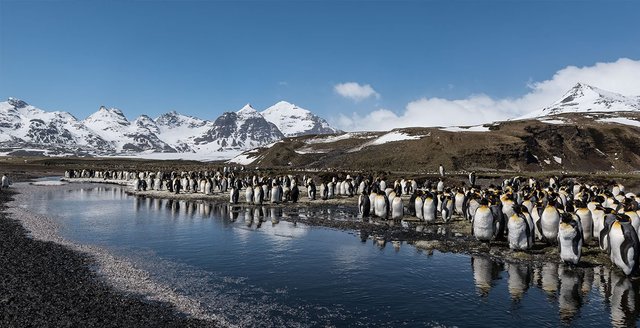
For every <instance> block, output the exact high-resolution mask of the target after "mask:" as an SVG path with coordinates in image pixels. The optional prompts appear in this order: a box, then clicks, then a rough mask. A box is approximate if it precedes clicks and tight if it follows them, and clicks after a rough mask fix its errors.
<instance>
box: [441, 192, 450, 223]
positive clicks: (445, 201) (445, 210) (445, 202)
mask: <svg viewBox="0 0 640 328" xmlns="http://www.w3.org/2000/svg"><path fill="white" fill-rule="evenodd" d="M441 200H442V210H441V214H442V221H444V222H445V223H447V222H449V221H450V220H451V217H452V216H453V200H452V199H451V195H450V194H445V195H444V196H443V197H442V198H441Z"/></svg>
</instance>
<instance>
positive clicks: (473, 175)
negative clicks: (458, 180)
mask: <svg viewBox="0 0 640 328" xmlns="http://www.w3.org/2000/svg"><path fill="white" fill-rule="evenodd" d="M469 184H470V185H471V188H473V187H474V186H475V185H476V172H475V171H471V173H469Z"/></svg>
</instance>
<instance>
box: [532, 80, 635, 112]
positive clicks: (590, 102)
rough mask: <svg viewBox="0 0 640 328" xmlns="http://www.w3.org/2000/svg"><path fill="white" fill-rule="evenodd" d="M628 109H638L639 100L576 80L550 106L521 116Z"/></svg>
mask: <svg viewBox="0 0 640 328" xmlns="http://www.w3.org/2000/svg"><path fill="white" fill-rule="evenodd" d="M629 111H640V101H639V100H638V99H637V98H633V97H626V96H623V95H621V94H619V93H615V92H611V91H607V90H603V89H600V88H597V87H594V86H592V85H589V84H586V83H582V82H578V83H576V84H575V85H574V86H573V87H572V88H571V89H569V91H567V92H565V94H564V95H562V97H560V98H559V99H558V100H557V101H556V102H554V103H553V104H551V105H550V106H548V107H545V108H543V109H542V110H538V111H534V112H532V113H529V114H527V115H525V116H523V117H522V118H534V117H542V116H548V115H558V114H564V113H588V112H629Z"/></svg>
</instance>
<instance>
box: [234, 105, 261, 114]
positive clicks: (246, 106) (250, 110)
mask: <svg viewBox="0 0 640 328" xmlns="http://www.w3.org/2000/svg"><path fill="white" fill-rule="evenodd" d="M240 112H257V110H256V109H255V108H253V106H251V104H250V103H247V104H246V105H244V107H242V108H241V109H240V110H239V111H238V113H240Z"/></svg>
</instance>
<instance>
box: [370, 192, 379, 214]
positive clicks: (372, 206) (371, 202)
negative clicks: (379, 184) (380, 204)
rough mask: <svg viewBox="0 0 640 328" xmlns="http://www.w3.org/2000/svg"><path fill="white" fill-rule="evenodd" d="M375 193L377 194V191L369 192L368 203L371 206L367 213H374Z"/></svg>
mask: <svg viewBox="0 0 640 328" xmlns="http://www.w3.org/2000/svg"><path fill="white" fill-rule="evenodd" d="M377 195H378V193H377V192H375V191H373V190H372V191H371V193H370V194H369V205H370V206H371V207H370V208H369V214H374V215H375V214H376V209H375V206H376V196H377Z"/></svg>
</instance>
